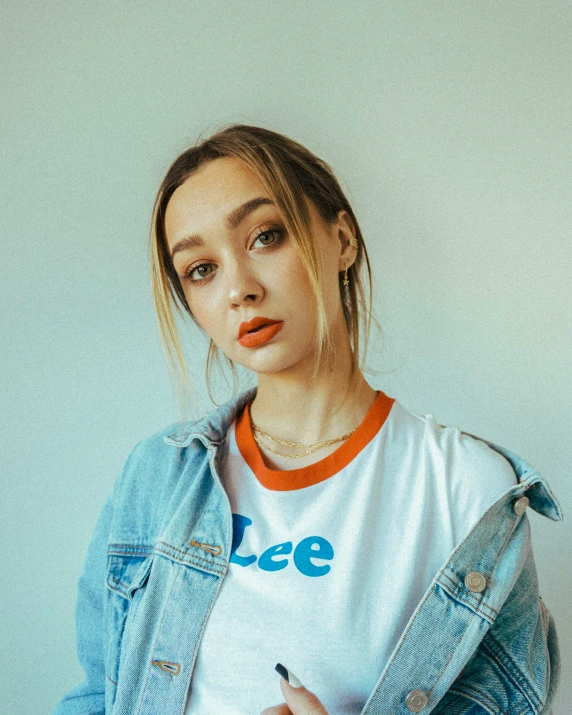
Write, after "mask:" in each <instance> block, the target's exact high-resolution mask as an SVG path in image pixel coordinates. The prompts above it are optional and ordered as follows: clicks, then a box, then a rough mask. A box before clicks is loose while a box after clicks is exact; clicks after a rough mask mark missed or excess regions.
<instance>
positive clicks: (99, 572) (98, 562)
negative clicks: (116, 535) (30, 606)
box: [52, 443, 141, 715]
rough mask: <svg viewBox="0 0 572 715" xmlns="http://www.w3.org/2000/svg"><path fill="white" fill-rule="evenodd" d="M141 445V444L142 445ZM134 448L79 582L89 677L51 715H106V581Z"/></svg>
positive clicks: (79, 635) (83, 657)
mask: <svg viewBox="0 0 572 715" xmlns="http://www.w3.org/2000/svg"><path fill="white" fill-rule="evenodd" d="M139 444H141V443H139ZM139 444H137V445H135V447H134V448H133V449H132V451H131V454H130V455H129V457H128V458H127V460H126V462H125V465H124V467H123V469H122V471H121V473H120V475H119V477H118V478H117V479H116V481H115V484H114V485H113V488H112V490H111V493H110V494H109V496H108V497H107V499H106V501H105V503H104V505H103V508H102V510H101V512H100V515H99V518H98V520H97V523H96V526H95V530H94V533H93V536H92V538H91V542H90V544H89V547H88V549H87V555H86V557H85V560H84V563H83V568H82V571H81V574H80V577H79V580H78V587H77V600H76V609H75V625H76V646H77V656H78V660H79V663H80V665H81V666H82V668H83V670H84V671H85V675H86V678H85V680H84V681H83V683H81V684H80V685H77V686H76V687H75V688H73V689H72V690H70V691H69V692H68V693H66V694H65V695H64V697H63V698H62V699H61V700H60V702H59V703H58V704H57V705H56V707H55V709H54V710H53V712H52V715H104V713H105V691H106V678H107V677H108V676H107V675H106V668H105V660H106V644H105V640H106V630H107V629H106V614H105V605H106V598H105V594H106V581H107V575H108V541H109V535H110V532H111V529H112V523H113V517H114V503H115V497H116V493H117V490H118V488H119V486H118V485H119V482H120V481H121V479H122V477H124V476H125V474H126V473H127V471H128V469H129V468H130V466H131V464H132V460H133V457H134V454H135V452H136V451H137V448H138V447H139Z"/></svg>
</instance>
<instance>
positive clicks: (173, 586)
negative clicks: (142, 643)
mask: <svg viewBox="0 0 572 715" xmlns="http://www.w3.org/2000/svg"><path fill="white" fill-rule="evenodd" d="M180 574H181V570H180V569H177V575H176V576H175V578H174V579H173V584H172V586H171V588H170V589H169V595H168V596H167V599H166V602H168V601H169V600H170V598H171V594H172V593H173V589H174V588H175V584H176V583H177V581H178V580H179V576H180ZM166 612H167V607H166V606H163V613H162V614H161V620H160V621H159V624H158V628H157V630H156V631H155V638H154V639H153V647H152V652H153V653H154V652H155V646H156V644H157V639H158V637H159V633H160V632H161V626H162V625H163V620H164V619H165V613H166ZM153 668H154V666H153V665H148V666H147V678H146V679H145V683H144V685H143V687H142V689H141V696H142V695H143V694H144V692H145V691H146V690H147V685H148V683H149V679H150V678H151V674H152V672H153ZM143 701H144V698H143V697H141V701H140V703H139V709H138V710H137V715H141V711H142V708H143Z"/></svg>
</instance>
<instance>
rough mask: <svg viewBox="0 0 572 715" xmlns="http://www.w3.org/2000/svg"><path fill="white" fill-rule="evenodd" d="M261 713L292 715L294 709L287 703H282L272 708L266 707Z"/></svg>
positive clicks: (267, 714) (261, 714)
mask: <svg viewBox="0 0 572 715" xmlns="http://www.w3.org/2000/svg"><path fill="white" fill-rule="evenodd" d="M260 715H292V711H291V710H290V708H289V707H288V705H286V703H280V705H275V706H274V707H272V708H266V709H265V710H263V711H262V712H261V713H260Z"/></svg>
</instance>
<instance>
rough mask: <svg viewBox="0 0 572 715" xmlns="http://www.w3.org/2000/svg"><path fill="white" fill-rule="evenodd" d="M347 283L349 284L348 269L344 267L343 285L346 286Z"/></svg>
mask: <svg viewBox="0 0 572 715" xmlns="http://www.w3.org/2000/svg"><path fill="white" fill-rule="evenodd" d="M349 284H350V282H349V280H348V269H347V268H346V273H345V276H344V285H345V286H347V285H349Z"/></svg>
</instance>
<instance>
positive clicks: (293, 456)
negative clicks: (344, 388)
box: [250, 418, 357, 459]
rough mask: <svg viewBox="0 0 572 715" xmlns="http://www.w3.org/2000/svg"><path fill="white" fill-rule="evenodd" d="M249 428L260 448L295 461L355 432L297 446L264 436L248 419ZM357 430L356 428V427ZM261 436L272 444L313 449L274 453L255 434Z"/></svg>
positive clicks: (267, 435) (297, 444)
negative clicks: (300, 451)
mask: <svg viewBox="0 0 572 715" xmlns="http://www.w3.org/2000/svg"><path fill="white" fill-rule="evenodd" d="M250 427H251V428H252V436H253V437H254V440H255V442H256V443H257V444H259V445H260V446H261V447H263V448H264V449H266V450H268V451H269V452H272V454H278V455H279V456H280V457H286V459H297V458H300V457H307V456H308V455H310V454H313V453H314V452H317V451H318V450H319V449H322V447H329V446H330V445H331V444H335V443H336V442H341V441H342V440H344V439H347V438H348V437H351V436H352V434H353V433H354V432H355V431H356V430H355V429H354V430H352V431H351V432H348V433H347V434H345V435H343V436H342V437H337V438H336V439H329V440H327V441H326V442H316V443H315V444H299V443H298V442H286V441H285V440H283V439H277V438H276V437H271V436H270V435H269V434H266V432H263V431H262V430H261V429H260V427H257V426H256V425H255V424H254V422H253V421H252V418H251V419H250ZM356 429H357V427H356ZM257 432H258V433H259V434H261V435H262V436H263V437H267V438H268V439H271V440H272V441H273V442H279V443H280V444H285V445H287V446H288V447H313V449H310V451H308V452H304V453H303V454H284V453H283V452H276V451H275V450H274V449H270V447H267V446H266V445H265V444H263V443H262V442H261V441H260V439H258V437H257V436H256V433H257Z"/></svg>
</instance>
